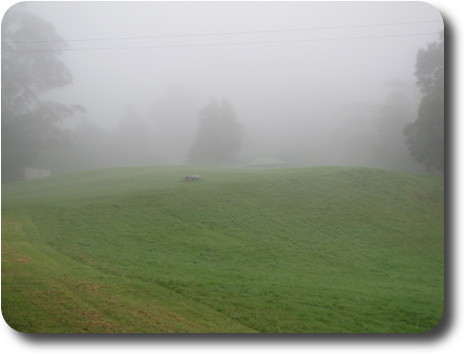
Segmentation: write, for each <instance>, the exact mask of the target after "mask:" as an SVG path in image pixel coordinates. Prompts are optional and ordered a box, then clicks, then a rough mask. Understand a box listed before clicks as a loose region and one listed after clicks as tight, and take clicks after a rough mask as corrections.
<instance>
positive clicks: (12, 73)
mask: <svg viewBox="0 0 464 353" xmlns="http://www.w3.org/2000/svg"><path fill="white" fill-rule="evenodd" d="M65 46H66V44H65V42H64V41H63V39H62V38H61V37H60V36H58V35H57V34H56V33H55V30H54V28H53V26H52V25H51V24H49V23H47V22H45V21H44V20H42V19H40V18H39V17H37V16H34V15H32V14H30V13H27V12H24V11H21V10H15V9H10V10H9V11H8V12H7V13H6V14H5V16H4V18H3V22H2V181H3V182H4V181H11V180H17V179H21V178H22V175H23V170H24V167H26V166H30V164H31V163H33V162H34V160H35V159H36V158H37V156H38V152H39V151H41V150H43V149H46V148H48V147H50V146H56V145H59V144H61V143H63V141H65V140H66V134H65V132H64V131H63V130H62V129H61V128H60V127H59V122H60V121H61V120H62V119H63V118H64V117H67V116H70V115H72V114H73V113H74V112H75V110H76V109H78V110H83V108H82V107H80V106H71V107H69V106H66V105H63V104H59V103H56V102H50V101H44V100H42V99H41V95H42V94H43V93H45V92H47V91H49V90H51V89H54V88H60V87H64V86H66V85H69V84H71V83H72V75H71V72H70V71H69V69H68V68H67V67H66V66H65V65H64V63H63V62H62V61H61V60H59V58H58V57H59V55H60V53H61V51H62V49H64V48H65Z"/></svg>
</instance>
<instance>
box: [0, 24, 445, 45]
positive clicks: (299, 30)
mask: <svg viewBox="0 0 464 353" xmlns="http://www.w3.org/2000/svg"><path fill="white" fill-rule="evenodd" d="M439 22H440V23H442V21H437V20H434V21H413V22H396V23H377V24H362V25H343V26H326V27H309V28H291V29H269V30H255V31H235V32H209V33H184V34H171V35H150V36H135V37H134V36H128V37H104V38H78V39H62V40H35V41H2V43H8V44H28V43H60V42H67V43H69V42H92V41H111V40H140V39H162V38H186V37H204V36H223V35H241V34H264V33H284V32H303V31H320V30H329V29H352V28H368V27H387V26H401V25H413V24H426V23H439Z"/></svg>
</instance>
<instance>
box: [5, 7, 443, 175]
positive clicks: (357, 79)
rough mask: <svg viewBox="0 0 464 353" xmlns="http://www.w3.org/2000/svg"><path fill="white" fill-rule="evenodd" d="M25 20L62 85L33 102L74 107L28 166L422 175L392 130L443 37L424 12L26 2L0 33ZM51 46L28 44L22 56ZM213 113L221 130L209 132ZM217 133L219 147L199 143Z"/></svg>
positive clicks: (415, 102)
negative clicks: (259, 167) (60, 135)
mask: <svg viewBox="0 0 464 353" xmlns="http://www.w3.org/2000/svg"><path fill="white" fill-rule="evenodd" d="M24 11H26V12H28V13H30V14H33V15H35V16H38V17H39V18H41V19H43V20H44V21H46V22H48V23H49V24H51V25H52V26H53V29H54V31H55V32H56V34H57V35H58V36H60V37H62V38H63V39H64V40H65V42H66V44H67V47H63V48H60V51H58V52H57V56H58V58H59V60H60V61H62V62H63V63H64V65H65V66H66V67H67V68H68V69H69V72H70V73H71V75H72V84H69V85H64V86H63V87H57V88H53V89H50V90H46V91H44V92H43V93H41V99H43V100H47V101H53V102H59V103H60V104H63V105H67V106H73V105H79V109H75V111H73V113H72V114H67V115H69V116H67V117H66V118H63V119H62V120H60V121H59V122H57V124H58V125H59V127H60V128H61V129H62V130H64V131H66V139H64V140H66V141H65V142H62V143H59V144H51V145H50V146H47V148H43V149H40V150H38V151H36V152H37V155H36V156H35V158H33V159H32V158H31V159H30V161H28V165H27V167H30V168H36V169H45V170H49V171H51V173H53V174H55V173H65V172H70V171H74V170H81V169H90V168H99V167H111V166H134V165H152V164H163V165H165V164H185V163H187V164H218V165H231V166H246V165H248V164H249V163H250V162H253V161H254V160H256V159H259V158H271V159H274V160H279V161H282V162H283V163H284V164H285V165H288V166H322V165H356V166H369V167H382V168H394V169H402V170H407V171H422V170H424V169H423V167H422V166H421V165H420V164H418V163H416V162H415V161H414V160H413V159H412V158H411V156H410V155H409V152H408V148H407V146H406V144H405V137H404V135H403V129H404V128H405V126H406V125H407V124H408V123H411V122H413V121H414V120H415V119H416V118H417V109H418V106H419V104H420V101H421V93H420V91H419V89H418V87H417V85H416V80H417V79H416V77H415V65H416V56H417V53H418V51H419V49H421V48H426V47H427V44H428V43H430V42H434V41H437V40H438V38H439V35H438V33H439V32H440V31H441V30H442V29H443V21H442V18H441V16H440V14H439V12H438V11H437V10H436V9H435V8H433V7H432V6H430V5H428V4H426V3H420V2H343V3H341V2H48V3H47V2H26V3H20V4H17V5H15V6H13V7H12V8H11V9H10V10H9V11H8V12H7V13H6V14H5V17H4V23H5V18H6V19H8V16H14V13H15V12H24ZM3 34H4V29H2V35H3ZM2 40H4V39H3V37H2ZM25 40H26V41H27V38H26V39H25ZM32 40H33V39H31V41H32ZM53 44H56V43H54V42H50V43H47V42H43V43H34V50H35V52H29V53H27V55H30V56H33V55H40V53H41V52H40V50H49V49H50V48H51V45H53ZM25 45H27V43H26V44H25ZM23 48H26V49H27V47H23ZM3 89H4V87H2V90H3ZM213 116H221V117H222V120H221V121H222V123H221V124H222V125H220V126H213V125H214V124H213V123H208V121H210V122H211V121H212V120H214V119H212V118H211V117H213ZM208 119H209V120H208ZM217 131H222V132H221V133H222V135H221V136H225V137H224V140H227V139H228V141H222V140H221V141H215V140H214V139H209V138H210V137H211V136H212V135H214V134H215V133H216V132H217ZM231 131H232V133H231ZM218 146H228V147H227V148H228V152H227V153H222V154H221V148H219V147H218ZM211 151H216V152H217V153H216V154H215V155H212V154H211Z"/></svg>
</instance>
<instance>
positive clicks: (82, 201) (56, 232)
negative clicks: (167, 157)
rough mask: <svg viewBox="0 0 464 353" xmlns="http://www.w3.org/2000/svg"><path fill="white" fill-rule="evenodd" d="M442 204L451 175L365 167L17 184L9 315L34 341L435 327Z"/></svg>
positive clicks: (7, 285) (184, 170)
mask: <svg viewBox="0 0 464 353" xmlns="http://www.w3.org/2000/svg"><path fill="white" fill-rule="evenodd" d="M187 174H200V175H201V176H202V180H201V181H199V182H187V183H185V182H181V181H180V180H181V178H182V176H183V175H187ZM443 199H444V195H443V178H442V177H437V176H427V175H419V174H409V173H403V172H398V171H389V170H377V169H365V168H335V167H334V168H297V169H280V170H250V169H219V168H206V167H202V168H200V167H142V168H126V169H124V168H121V169H101V170H94V171H85V172H79V173H73V174H69V175H65V176H56V177H50V178H46V179H40V180H35V181H29V182H18V183H10V184H4V185H3V188H2V311H3V316H4V318H5V320H6V321H7V322H8V323H9V325H10V326H12V327H13V328H14V329H16V330H19V331H23V332H273V333H274V332H377V333H379V332H408V333H409V332H425V331H429V330H431V329H433V328H434V327H435V326H436V325H437V324H438V323H439V321H440V320H441V317H442V314H443V306H444V303H443V302H444V293H443V292H444V284H443V280H444V244H443V243H444V239H443V238H444V203H443Z"/></svg>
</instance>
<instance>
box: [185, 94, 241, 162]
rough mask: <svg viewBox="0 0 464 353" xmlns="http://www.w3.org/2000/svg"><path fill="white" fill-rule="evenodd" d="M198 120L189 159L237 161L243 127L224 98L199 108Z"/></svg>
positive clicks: (195, 160)
mask: <svg viewBox="0 0 464 353" xmlns="http://www.w3.org/2000/svg"><path fill="white" fill-rule="evenodd" d="M199 115H200V120H199V127H198V130H197V136H196V139H195V142H194V144H193V146H192V149H191V150H190V154H189V162H190V163H198V164H230V163H234V162H236V158H237V153H238V152H239V150H240V146H241V142H242V132H243V131H242V126H241V124H240V123H239V122H237V120H236V118H235V112H234V109H233V108H232V106H231V105H230V103H229V102H227V100H225V99H224V100H222V102H221V103H219V102H218V101H217V100H215V99H212V100H211V102H210V103H209V104H208V105H207V106H205V107H204V108H203V109H201V110H200V111H199Z"/></svg>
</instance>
